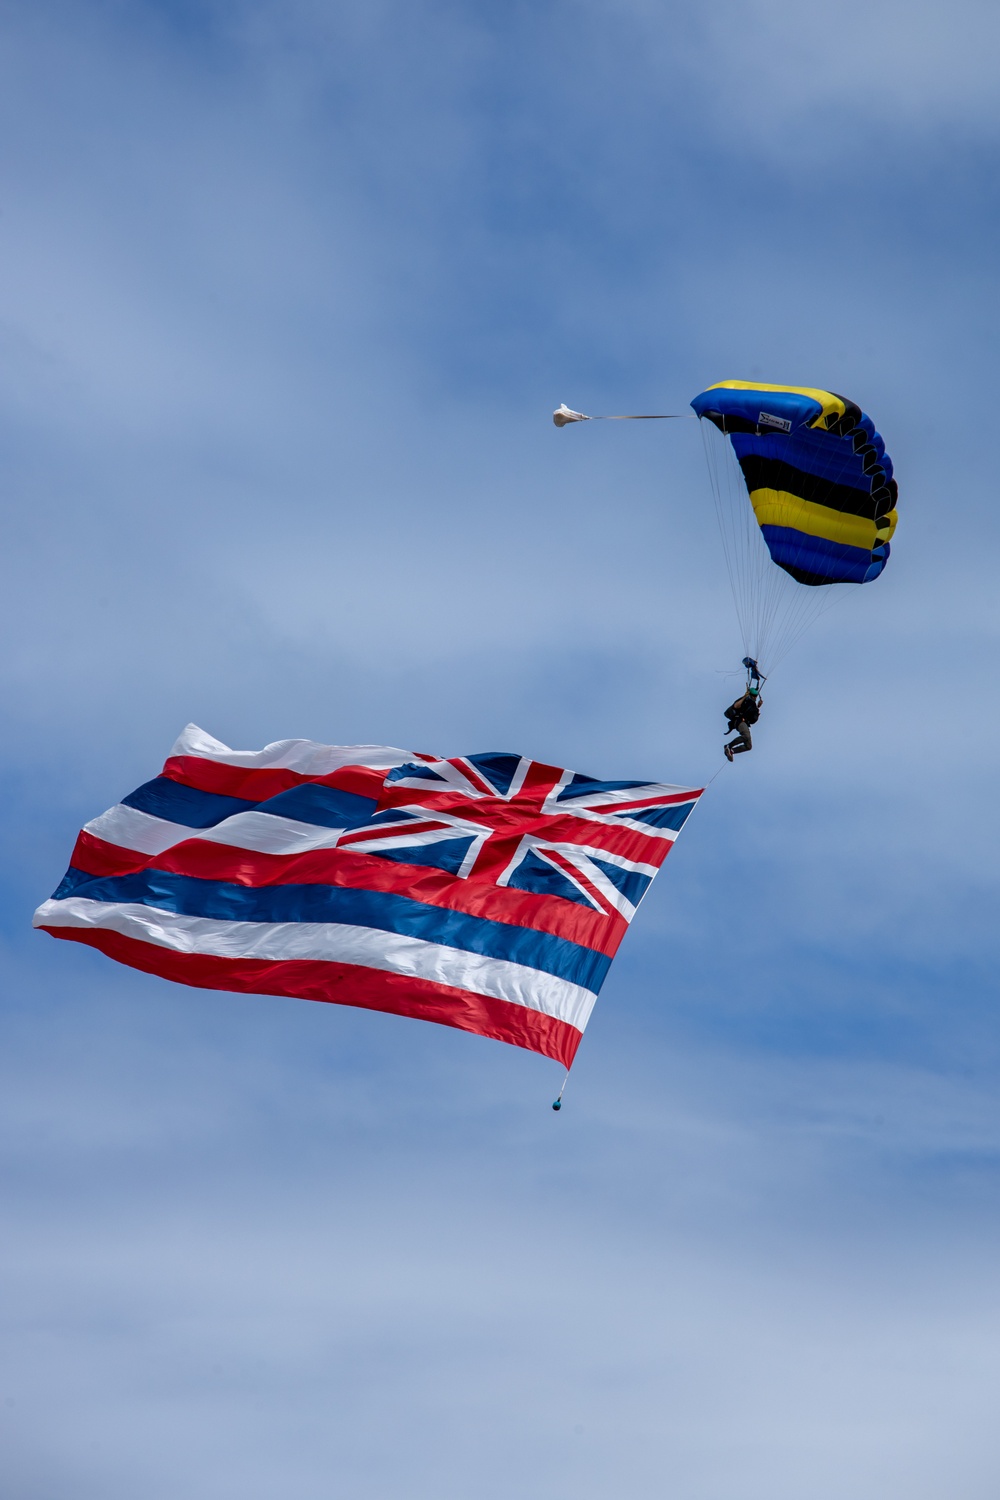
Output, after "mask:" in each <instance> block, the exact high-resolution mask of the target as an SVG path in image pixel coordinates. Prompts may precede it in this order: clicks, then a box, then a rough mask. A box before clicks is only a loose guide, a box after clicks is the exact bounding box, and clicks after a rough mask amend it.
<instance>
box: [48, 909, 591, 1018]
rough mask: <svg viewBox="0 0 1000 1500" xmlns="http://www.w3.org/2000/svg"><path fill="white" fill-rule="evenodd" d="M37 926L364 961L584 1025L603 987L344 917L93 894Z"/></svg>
mask: <svg viewBox="0 0 1000 1500" xmlns="http://www.w3.org/2000/svg"><path fill="white" fill-rule="evenodd" d="M34 925H35V926H36V927H91V928H95V927H96V928H109V929H110V930H111V931H113V932H119V933H121V934H122V935H123V936H124V937H130V938H138V939H139V940H140V941H141V942H146V943H152V944H154V945H155V946H157V947H160V948H171V949H173V950H174V951H175V952H178V953H204V954H208V955H210V956H213V957H217V958H251V959H253V958H256V959H266V960H267V961H269V962H278V963H280V962H281V961H282V960H283V959H318V960H326V961H328V962H334V963H346V964H358V965H360V966H362V967H364V968H368V969H381V970H383V971H384V972H385V973H388V974H406V975H409V976H411V977H412V978H414V979H429V980H431V981H433V982H434V983H435V984H446V985H451V986H452V987H453V988H454V989H459V990H470V991H471V992H472V993H473V994H475V995H488V996H491V997H492V998H494V999H496V1000H509V1001H510V1002H511V1004H513V1005H523V1006H524V1007H525V1008H526V1009H527V1010H536V1011H540V1012H541V1013H542V1014H543V1015H546V1016H554V1017H555V1018H556V1019H557V1020H560V1021H567V1022H568V1023H569V1025H571V1026H575V1027H576V1028H577V1029H578V1030H579V1031H582V1030H583V1029H584V1027H585V1026H586V1024H587V1021H588V1019H589V1017H590V1013H591V1011H592V1010H593V1008H594V1002H595V1000H596V998H597V997H596V995H594V994H593V993H592V991H590V990H585V989H583V988H582V987H581V986H580V985H578V984H570V983H569V982H568V981H567V980H565V979H557V978H556V977H555V975H553V974H545V973H543V972H542V971H541V970H540V969H530V968H528V967H527V966H526V965H524V964H515V963H509V962H508V961H507V960H505V959H499V958H486V957H484V956H483V955H482V954H479V953H468V952H466V951H465V950H464V949H462V948H446V947H443V946H441V945H440V944H438V943H428V942H425V941H424V940H423V939H422V938H414V937H408V936H404V935H402V934H400V933H394V932H383V931H382V930H381V929H380V928H371V927H355V926H350V925H348V924H346V923H339V922H219V921H215V920H214V919H212V918H209V917H187V916H180V915H178V914H177V913H176V912H169V911H162V910H161V909H160V908H159V907H153V906H144V905H141V904H138V903H136V904H132V903H124V902H122V903H111V902H106V901H90V900H87V899H86V898H85V897H82V896H69V897H67V898H66V900H64V901H52V900H49V901H45V902H43V903H42V905H41V906H40V907H39V908H38V910H37V911H36V912H35V918H34Z"/></svg>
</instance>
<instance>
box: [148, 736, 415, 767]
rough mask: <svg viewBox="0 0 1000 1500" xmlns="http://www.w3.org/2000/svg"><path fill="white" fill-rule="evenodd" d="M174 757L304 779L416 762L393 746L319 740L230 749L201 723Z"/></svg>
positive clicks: (179, 742) (178, 745)
mask: <svg viewBox="0 0 1000 1500" xmlns="http://www.w3.org/2000/svg"><path fill="white" fill-rule="evenodd" d="M170 754H171V755H172V756H173V755H194V756H198V757H200V758H201V759H202V760H217V761H221V762H222V764H223V765H226V766H248V767H250V768H252V769H255V770H260V769H264V768H270V767H276V766H279V767H282V768H283V769H285V770H289V771H297V772H298V773H299V775H300V776H329V774H330V772H331V771H338V770H339V769H340V767H341V766H372V767H374V768H375V769H377V770H381V769H387V768H388V767H390V766H405V765H406V764H407V763H408V762H409V761H411V760H415V759H416V756H415V755H414V753H413V751H412V750H397V749H395V748H394V747H393V746H391V745H321V744H319V743H318V742H317V741H316V740H275V741H274V743H273V744H271V745H265V746H264V748H263V750H230V748H229V746H228V745H224V744H223V743H222V741H221V740H217V739H215V737H214V736H213V735H211V734H206V732H205V730H204V729H199V727H198V725H197V724H188V725H187V726H186V727H185V728H184V729H182V730H181V733H180V735H179V736H178V738H177V741H176V743H175V745H174V748H173V749H172V750H171V752H170Z"/></svg>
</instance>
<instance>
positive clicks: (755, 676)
mask: <svg viewBox="0 0 1000 1500" xmlns="http://www.w3.org/2000/svg"><path fill="white" fill-rule="evenodd" d="M743 666H745V667H746V669H747V687H748V688H749V686H750V684H751V683H753V685H754V687H756V688H759V687H760V685H761V683H762V682H766V681H767V679H766V677H764V675H763V673H762V672H761V670H760V667H758V665H757V663H756V662H755V661H754V659H753V657H752V656H744V658H743Z"/></svg>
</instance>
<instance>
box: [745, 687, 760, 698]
mask: <svg viewBox="0 0 1000 1500" xmlns="http://www.w3.org/2000/svg"><path fill="white" fill-rule="evenodd" d="M747 692H748V693H749V694H750V696H751V698H756V697H757V695H758V694H759V692H760V688H759V687H752V688H747Z"/></svg>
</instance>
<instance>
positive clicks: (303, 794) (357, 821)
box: [259, 781, 378, 828]
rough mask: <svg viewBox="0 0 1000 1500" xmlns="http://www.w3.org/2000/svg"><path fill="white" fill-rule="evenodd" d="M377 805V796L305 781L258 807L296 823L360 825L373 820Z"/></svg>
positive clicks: (347, 826)
mask: <svg viewBox="0 0 1000 1500" xmlns="http://www.w3.org/2000/svg"><path fill="white" fill-rule="evenodd" d="M377 807H378V803H377V802H376V800H375V798H374V797H360V796H358V794H357V793H356V792H344V791H341V789H340V787H338V786H318V785H317V784H316V782H308V781H307V782H304V783H303V785H302V786H293V787H290V788H289V790H288V791H287V792H279V793H278V794H277V796H275V797H269V798H268V800H267V801H266V802H262V803H260V804H259V811H260V812H265V813H273V814H274V815H275V817H278V818H294V819H295V821H296V822H297V823H318V824H319V825H320V827H322V828H359V827H361V825H362V824H363V823H369V822H371V818H372V814H373V813H374V811H375V809H376V808H377Z"/></svg>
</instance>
